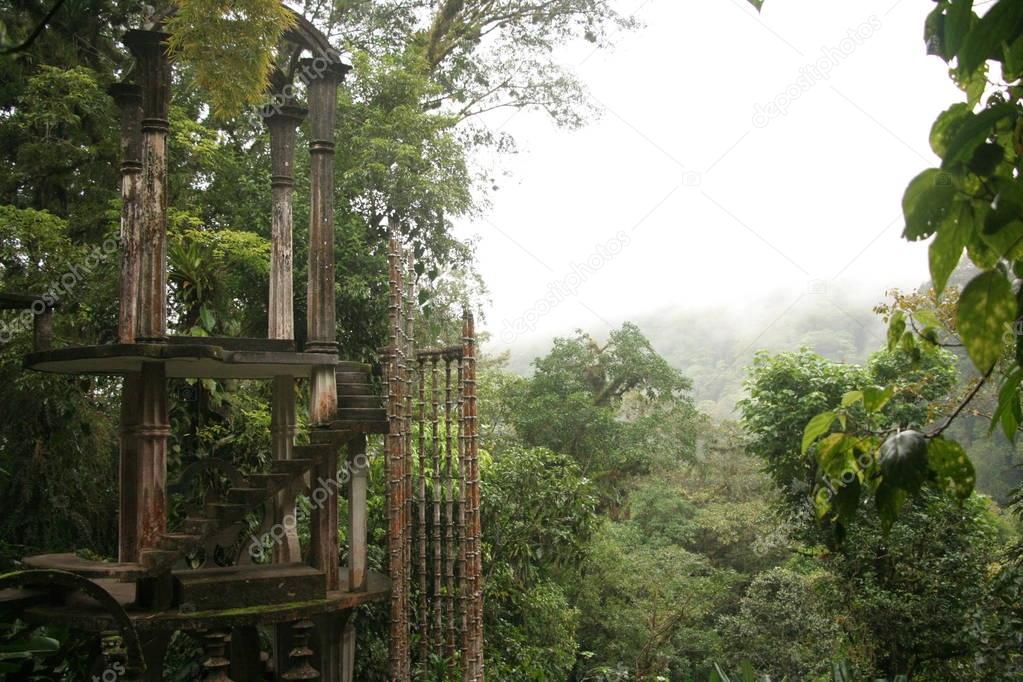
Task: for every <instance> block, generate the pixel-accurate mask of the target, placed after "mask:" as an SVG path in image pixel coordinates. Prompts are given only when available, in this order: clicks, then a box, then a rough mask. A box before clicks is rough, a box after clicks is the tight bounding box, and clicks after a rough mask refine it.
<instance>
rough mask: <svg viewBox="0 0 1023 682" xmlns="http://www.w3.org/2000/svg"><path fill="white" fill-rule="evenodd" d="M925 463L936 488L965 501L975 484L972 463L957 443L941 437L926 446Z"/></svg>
mask: <svg viewBox="0 0 1023 682" xmlns="http://www.w3.org/2000/svg"><path fill="white" fill-rule="evenodd" d="M927 461H928V463H929V464H930V467H931V471H932V472H934V477H935V480H936V482H937V484H938V486H939V487H940V488H942V489H944V490H947V491H948V492H950V493H952V494H953V495H955V496H956V497H958V498H959V499H961V500H965V499H966V498H967V497H969V496H970V494H971V493H972V492H973V486H974V484H975V483H976V482H977V476H976V473H975V472H974V470H973V462H971V461H970V458H969V457H968V456H967V455H966V451H965V450H963V446H962V445H960V444H959V443H957V442H955V441H952V440H946V439H945V438H942V437H940V436H939V437H937V438H932V439H931V442H930V443H928V444H927Z"/></svg>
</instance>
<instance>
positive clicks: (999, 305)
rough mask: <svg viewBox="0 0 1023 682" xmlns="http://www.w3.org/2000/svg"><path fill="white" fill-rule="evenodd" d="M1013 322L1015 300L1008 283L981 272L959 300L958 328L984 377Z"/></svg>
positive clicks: (997, 275) (998, 275) (999, 275)
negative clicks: (1007, 328) (1006, 330)
mask: <svg viewBox="0 0 1023 682" xmlns="http://www.w3.org/2000/svg"><path fill="white" fill-rule="evenodd" d="M1015 319H1016V297H1015V296H1013V294H1012V286H1011V285H1010V284H1009V280H1008V279H1006V278H1005V275H1003V274H1002V273H1001V272H999V271H997V270H988V271H987V272H983V273H981V274H979V275H977V276H976V277H974V278H973V279H972V280H970V283H969V284H967V285H966V288H965V289H963V293H962V295H961V296H960V297H959V309H958V311H957V321H958V323H957V327H958V329H959V334H960V336H961V337H962V339H963V344H964V345H965V346H966V352H967V353H969V355H970V359H971V360H973V364H974V365H975V366H976V367H977V369H978V370H980V371H981V372H984V373H986V372H987V371H988V370H990V369H991V368H992V367H994V364H995V362H997V361H998V358H999V357H1000V356H1001V354H1002V348H1003V341H1002V337H1003V335H1004V333H1005V329H1006V327H1007V326H1008V325H1011V324H1012V323H1013V321H1015Z"/></svg>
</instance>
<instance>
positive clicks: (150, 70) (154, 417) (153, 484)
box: [120, 31, 170, 561]
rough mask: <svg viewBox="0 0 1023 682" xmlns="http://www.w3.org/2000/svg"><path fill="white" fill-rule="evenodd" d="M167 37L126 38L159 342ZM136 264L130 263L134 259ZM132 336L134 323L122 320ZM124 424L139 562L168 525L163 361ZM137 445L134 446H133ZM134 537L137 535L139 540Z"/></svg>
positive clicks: (148, 311)
mask: <svg viewBox="0 0 1023 682" xmlns="http://www.w3.org/2000/svg"><path fill="white" fill-rule="evenodd" d="M166 37H167V36H166V34H163V33H158V32H154V31H129V32H128V33H127V34H125V37H124V42H125V44H126V45H127V46H128V48H129V49H130V50H131V52H132V54H133V55H134V56H135V59H136V73H137V75H136V80H137V82H138V84H139V87H140V89H141V95H142V119H141V122H140V123H141V131H142V133H141V153H140V157H141V161H142V167H141V187H140V191H139V197H140V199H139V206H140V208H139V213H138V224H139V230H138V236H139V255H138V261H139V266H138V267H139V276H138V282H139V288H138V303H137V308H136V315H137V322H136V324H137V329H136V334H135V335H136V337H144V338H151V339H159V338H162V337H164V336H165V335H166V331H167V268H166V259H167V194H166V183H167V134H168V131H169V127H170V124H169V122H168V104H169V100H170V62H169V61H168V60H167V54H166V42H165V41H166ZM129 264H130V263H129ZM122 323H123V328H124V332H125V334H128V333H129V331H128V323H127V321H125V320H123V319H122ZM124 403H125V404H124V405H122V422H123V423H125V424H126V425H130V427H131V428H132V429H133V430H134V431H135V436H134V438H132V437H131V434H130V433H129V434H127V435H128V437H127V438H125V439H124V440H123V441H122V445H124V446H126V447H123V449H122V462H121V515H122V516H121V526H122V528H123V529H125V530H126V532H125V534H124V536H123V537H122V538H121V548H120V550H121V560H122V561H138V560H139V558H140V553H141V550H142V549H143V548H145V547H153V546H155V544H156V540H157V539H158V537H159V536H160V535H161V534H162V533H164V532H166V529H167V491H166V487H167V440H168V438H169V436H170V420H169V416H168V412H167V381H166V372H165V368H164V364H163V363H162V362H146V363H143V366H142V371H141V374H140V375H139V376H134V377H133V376H129V377H126V380H125V394H124ZM133 448H134V450H133ZM133 536H134V537H133Z"/></svg>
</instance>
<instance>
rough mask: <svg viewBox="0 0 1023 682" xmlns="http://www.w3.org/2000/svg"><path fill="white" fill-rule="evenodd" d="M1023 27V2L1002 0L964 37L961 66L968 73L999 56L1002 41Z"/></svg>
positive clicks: (1017, 33) (960, 54) (960, 58)
mask: <svg viewBox="0 0 1023 682" xmlns="http://www.w3.org/2000/svg"><path fill="white" fill-rule="evenodd" d="M1021 27H1023V2H1020V1H1019V0H999V2H998V3H997V4H996V5H995V6H994V7H992V8H991V9H989V10H988V11H987V12H986V13H985V14H984V16H982V17H981V18H980V19H979V20H978V21H977V22H976V23H974V25H973V28H972V29H971V30H970V32H969V33H967V34H966V37H965V38H964V39H963V44H962V47H961V48H960V50H959V54H958V57H959V69H960V71H963V72H966V73H969V72H971V71H973V70H974V69H976V68H978V67H979V66H980V65H981V64H983V63H984V62H985V61H986V60H988V59H991V58H997V57H998V56H999V54H1000V52H1001V48H1002V43H1005V42H1007V41H1010V40H1012V39H1013V38H1015V37H1016V36H1018V35H1019V33H1020V29H1021Z"/></svg>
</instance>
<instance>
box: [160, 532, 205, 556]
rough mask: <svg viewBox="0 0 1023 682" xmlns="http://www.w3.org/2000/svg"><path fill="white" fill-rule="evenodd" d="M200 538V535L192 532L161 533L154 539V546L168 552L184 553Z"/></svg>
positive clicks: (194, 545)
mask: <svg viewBox="0 0 1023 682" xmlns="http://www.w3.org/2000/svg"><path fill="white" fill-rule="evenodd" d="M201 540H202V535H200V534H193V533H163V534H162V535H160V537H159V538H157V540H156V548H157V549H162V550H166V551H168V552H178V553H185V554H187V553H188V552H190V551H192V549H194V548H195V547H196V545H198V544H199V542H200V541H201Z"/></svg>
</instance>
